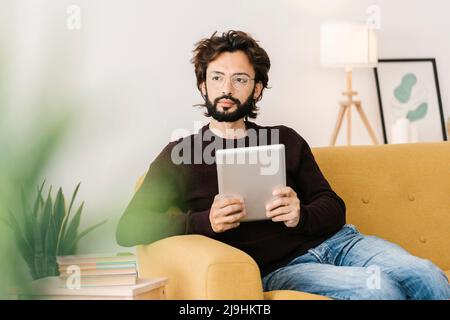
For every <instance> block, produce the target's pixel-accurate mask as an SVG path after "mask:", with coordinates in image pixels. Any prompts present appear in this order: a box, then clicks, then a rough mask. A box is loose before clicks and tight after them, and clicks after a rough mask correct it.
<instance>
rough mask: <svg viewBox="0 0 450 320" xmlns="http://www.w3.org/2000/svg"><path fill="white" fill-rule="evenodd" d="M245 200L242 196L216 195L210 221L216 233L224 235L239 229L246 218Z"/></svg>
mask: <svg viewBox="0 0 450 320" xmlns="http://www.w3.org/2000/svg"><path fill="white" fill-rule="evenodd" d="M246 214H247V212H246V211H245V204H244V199H243V198H242V197H240V196H228V195H227V196H224V195H219V194H218V195H216V196H215V197H214V202H213V204H212V206H211V210H210V212H209V221H210V222H211V227H212V229H213V230H214V232H215V233H222V232H225V231H227V230H230V229H234V228H237V227H239V225H240V223H239V221H240V220H241V219H242V218H243V217H245V215H246Z"/></svg>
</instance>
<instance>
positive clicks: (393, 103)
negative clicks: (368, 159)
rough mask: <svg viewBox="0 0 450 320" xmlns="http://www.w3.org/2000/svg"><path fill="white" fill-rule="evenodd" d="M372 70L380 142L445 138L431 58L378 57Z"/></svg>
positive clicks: (437, 81) (434, 61) (434, 69)
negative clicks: (376, 94)
mask: <svg viewBox="0 0 450 320" xmlns="http://www.w3.org/2000/svg"><path fill="white" fill-rule="evenodd" d="M374 72H375V80H376V84H377V92H378V100H379V106H380V114H381V121H382V126H383V138H384V143H386V144H388V143H412V142H437V141H446V140H447V134H446V128H445V121H444V112H443V109H442V99H441V94H440V88H439V80H438V74H437V67H436V60H435V59H381V60H379V64H378V66H377V68H375V69H374Z"/></svg>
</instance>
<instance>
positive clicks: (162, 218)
mask: <svg viewBox="0 0 450 320" xmlns="http://www.w3.org/2000/svg"><path fill="white" fill-rule="evenodd" d="M245 124H246V127H247V129H250V128H253V129H254V130H256V132H258V133H259V132H261V129H265V130H268V132H269V134H268V139H267V141H260V140H261V139H259V138H258V140H257V142H256V144H257V145H260V144H272V142H271V134H270V130H274V129H276V130H278V132H279V141H278V142H275V143H280V144H284V145H285V150H286V171H287V172H286V182H287V185H288V186H290V187H291V188H292V189H294V190H295V192H296V193H297V196H298V198H299V199H300V202H301V213H300V222H299V224H298V226H297V227H295V228H288V227H286V226H285V225H284V223H282V222H272V221H271V220H266V221H257V222H244V223H241V225H240V226H239V227H238V228H236V229H232V230H229V231H226V232H224V233H215V232H214V231H213V230H212V228H211V224H210V221H209V212H210V208H211V205H212V203H213V201H214V197H215V195H216V194H217V193H218V185H217V172H216V165H215V163H208V161H205V160H204V159H202V154H204V153H203V152H204V151H205V148H208V149H207V151H208V152H210V151H211V150H212V152H210V153H211V154H212V155H213V156H214V155H215V152H214V150H213V149H212V148H211V146H212V145H211V143H213V142H214V143H215V145H217V143H219V144H220V145H221V146H222V148H227V147H240V146H242V144H244V145H245V146H252V145H255V143H251V144H250V141H249V137H248V136H247V137H245V138H242V139H240V140H239V139H232V140H230V139H222V138H220V137H218V136H216V135H214V134H212V133H211V131H210V130H209V125H206V126H204V127H203V128H201V130H199V132H198V133H196V134H194V135H191V136H189V137H186V138H183V139H179V140H177V141H174V142H171V143H169V144H168V145H167V146H166V147H165V148H164V149H163V150H162V152H161V153H160V154H159V155H158V156H157V158H156V159H155V160H154V161H153V162H152V164H151V165H150V169H149V171H148V173H147V175H146V177H145V180H144V182H143V185H142V187H141V188H140V189H139V191H138V192H137V193H136V194H135V195H134V197H133V199H132V201H131V202H130V204H129V205H128V207H127V209H126V211H125V213H124V214H123V216H122V218H121V220H120V222H119V226H118V230H117V241H118V243H119V244H121V245H124V246H133V245H137V244H146V243H151V242H154V241H157V240H159V239H161V238H164V237H168V236H172V235H176V234H183V233H189V234H201V235H205V236H207V237H210V238H213V239H216V240H219V241H222V242H224V243H227V244H229V245H231V246H233V247H236V248H238V249H241V250H243V251H244V252H246V253H248V254H249V255H250V256H251V257H253V258H254V259H255V261H256V262H257V264H258V265H259V267H260V270H261V275H262V276H265V275H267V274H268V273H270V272H271V271H273V270H275V269H277V268H280V267H282V266H284V265H286V264H287V263H288V262H289V261H291V260H292V259H294V258H295V257H297V256H299V255H302V254H304V253H306V252H307V251H308V249H310V248H312V247H315V246H317V245H319V244H320V243H322V242H323V241H324V240H326V239H328V238H329V237H331V236H332V235H333V234H334V233H336V232H337V231H338V230H339V229H340V228H341V227H342V226H343V225H344V224H345V204H344V201H343V200H342V199H341V198H340V197H339V196H338V195H337V194H336V193H335V192H334V191H333V190H332V189H331V187H330V185H329V184H328V182H327V180H326V179H325V178H324V176H323V175H322V173H321V171H320V169H319V167H318V165H317V163H316V161H315V160H314V157H313V154H312V153H311V149H310V147H309V146H308V144H307V142H306V141H305V140H304V139H303V138H302V137H301V136H300V135H299V134H298V133H297V132H295V131H294V130H293V129H291V128H288V127H285V126H275V127H262V126H258V125H257V124H255V123H253V122H249V121H246V122H245ZM207 131H209V132H207ZM206 134H209V137H210V138H211V139H206V140H208V141H203V140H205V139H202V136H205V135H206ZM257 137H258V135H257ZM181 144H183V145H184V146H185V147H186V146H190V147H191V152H190V154H189V153H184V152H186V150H188V149H186V148H185V149H183V151H182V152H179V149H176V150H177V151H176V152H175V153H174V154H175V155H176V154H178V155H182V156H184V159H190V161H185V162H190V163H181V164H178V163H174V162H173V161H172V159H173V158H172V151H173V150H174V147H175V148H179V147H180V146H181ZM195 146H197V148H195ZM208 146H209V147H208ZM219 148H220V147H219ZM199 159H200V162H201V163H198V162H199ZM195 160H196V161H197V163H196V162H195ZM205 162H206V163H205ZM170 207H177V208H179V209H181V211H182V212H184V213H185V214H182V215H173V214H168V213H166V212H167V210H168V209H169V208H170ZM186 254H189V253H186Z"/></svg>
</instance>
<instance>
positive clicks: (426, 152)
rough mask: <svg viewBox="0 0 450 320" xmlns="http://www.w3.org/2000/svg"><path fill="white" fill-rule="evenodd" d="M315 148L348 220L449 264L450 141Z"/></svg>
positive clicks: (447, 266)
mask: <svg viewBox="0 0 450 320" xmlns="http://www.w3.org/2000/svg"><path fill="white" fill-rule="evenodd" d="M312 151H313V154H314V157H315V159H316V161H317V163H318V164H319V167H320V168H321V170H322V172H323V174H324V175H325V177H326V178H327V180H328V182H329V183H330V184H331V187H332V188H333V190H334V191H335V192H336V193H337V194H338V195H339V196H340V197H342V199H343V200H344V201H345V204H346V207H347V223H351V224H354V225H355V226H356V227H358V229H359V230H360V231H361V232H362V233H363V234H367V235H376V236H378V237H381V238H384V239H386V240H388V241H392V242H394V243H397V244H399V245H400V246H402V247H403V248H405V249H406V250H408V251H409V252H411V253H412V254H414V255H417V256H419V257H422V258H426V259H430V260H431V261H433V262H434V263H435V264H437V265H438V266H439V267H441V268H442V269H444V270H449V269H450V142H442V143H421V144H401V145H379V146H350V147H325V148H313V150H312Z"/></svg>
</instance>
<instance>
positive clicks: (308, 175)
mask: <svg viewBox="0 0 450 320" xmlns="http://www.w3.org/2000/svg"><path fill="white" fill-rule="evenodd" d="M296 135H297V136H298V139H300V140H301V147H300V164H299V169H298V173H297V177H296V184H297V186H298V191H299V192H297V193H298V197H299V199H300V203H301V205H300V222H299V224H298V225H297V227H296V228H294V230H295V232H298V233H301V234H304V235H308V236H321V235H326V234H330V233H333V232H336V231H338V230H339V229H340V228H342V226H343V225H344V224H345V203H344V201H343V200H342V199H341V198H340V197H339V196H338V195H337V194H336V193H335V192H334V191H333V190H332V189H331V187H330V184H329V183H328V181H327V180H326V179H325V177H324V176H323V174H322V172H321V171H320V168H319V166H318V165H317V163H316V160H315V159H314V156H313V154H312V152H311V148H310V147H309V145H308V143H307V142H306V141H305V140H304V139H303V138H301V137H300V136H299V135H298V134H297V133H296Z"/></svg>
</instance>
